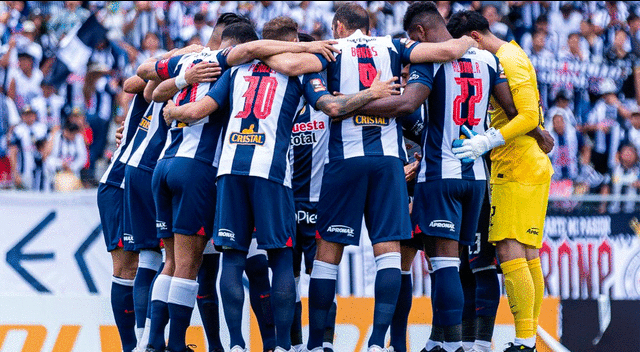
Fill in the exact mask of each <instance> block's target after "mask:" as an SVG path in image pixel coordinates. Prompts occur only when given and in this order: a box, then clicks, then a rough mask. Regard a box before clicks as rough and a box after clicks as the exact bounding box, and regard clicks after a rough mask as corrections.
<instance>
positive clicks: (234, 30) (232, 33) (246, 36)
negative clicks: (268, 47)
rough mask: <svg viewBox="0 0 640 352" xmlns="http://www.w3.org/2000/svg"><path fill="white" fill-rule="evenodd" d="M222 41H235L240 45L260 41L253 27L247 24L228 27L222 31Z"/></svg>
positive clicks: (241, 23) (239, 23)
mask: <svg viewBox="0 0 640 352" xmlns="http://www.w3.org/2000/svg"><path fill="white" fill-rule="evenodd" d="M221 38H222V40H223V41H224V40H226V39H235V40H236V41H237V42H238V43H247V42H251V41H254V40H258V39H259V38H258V35H257V34H256V31H255V30H253V26H251V25H250V24H248V23H245V22H238V23H234V24H231V25H229V26H227V27H226V28H225V29H224V31H222V37H221Z"/></svg>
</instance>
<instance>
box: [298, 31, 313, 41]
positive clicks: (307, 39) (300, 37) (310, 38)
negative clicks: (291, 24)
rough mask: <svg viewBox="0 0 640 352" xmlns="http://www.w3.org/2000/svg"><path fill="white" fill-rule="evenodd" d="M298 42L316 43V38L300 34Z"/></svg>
mask: <svg viewBox="0 0 640 352" xmlns="http://www.w3.org/2000/svg"><path fill="white" fill-rule="evenodd" d="M298 40H299V41H301V42H315V41H316V38H314V37H313V36H312V35H311V34H307V33H301V32H298Z"/></svg>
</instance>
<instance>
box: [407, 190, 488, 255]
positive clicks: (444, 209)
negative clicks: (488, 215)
mask: <svg viewBox="0 0 640 352" xmlns="http://www.w3.org/2000/svg"><path fill="white" fill-rule="evenodd" d="M486 188H487V182H486V181H473V180H456V179H444V180H433V181H427V182H420V183H418V184H417V185H416V189H415V194H414V197H413V212H412V214H411V217H412V218H413V223H415V224H417V227H418V228H419V229H420V230H421V231H422V232H423V233H424V234H425V235H426V236H433V237H440V238H448V239H452V240H456V241H458V242H460V244H463V245H465V246H468V245H471V244H473V242H474V239H475V233H476V228H477V227H478V217H479V216H480V208H481V207H482V199H483V198H484V194H485V190H486Z"/></svg>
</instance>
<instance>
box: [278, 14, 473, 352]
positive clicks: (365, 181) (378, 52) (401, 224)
mask: <svg viewBox="0 0 640 352" xmlns="http://www.w3.org/2000/svg"><path fill="white" fill-rule="evenodd" d="M333 33H334V37H335V38H336V39H338V42H339V44H337V46H336V47H337V48H339V49H341V54H338V55H337V56H336V61H335V62H333V61H332V62H328V61H326V60H323V59H321V58H319V57H314V56H312V55H296V56H294V55H287V56H284V57H279V58H275V57H274V58H273V61H269V62H268V64H269V65H272V64H273V65H277V67H276V66H273V67H274V68H275V69H276V70H288V71H286V72H288V74H301V73H306V72H318V71H321V70H323V69H325V68H326V69H327V77H328V78H327V81H328V86H329V90H330V91H339V92H342V93H345V94H353V93H355V92H358V91H361V90H363V89H366V88H367V87H368V86H369V85H370V84H371V82H372V81H373V79H374V77H375V76H376V74H380V75H381V78H382V79H388V78H389V77H392V76H396V77H398V76H400V70H401V64H403V63H404V64H406V63H409V62H416V63H418V62H427V61H446V60H451V59H455V58H458V57H460V56H462V55H463V54H464V53H465V52H466V51H467V49H468V48H469V47H471V46H473V45H475V44H474V43H471V40H470V39H463V40H451V41H448V42H445V43H420V44H418V43H415V42H413V41H411V40H408V39H391V38H390V37H370V36H368V34H369V16H368V13H367V11H366V10H365V9H364V8H362V7H361V6H359V5H357V4H354V3H347V4H344V5H342V6H341V7H340V8H338V10H337V11H336V14H335V16H334V18H333ZM278 60H280V62H277V61H278ZM283 72H284V71H283ZM391 117H393V116H391V115H386V116H384V117H372V116H366V115H357V116H355V117H353V118H350V119H348V120H344V121H342V122H337V123H332V124H331V126H330V139H329V152H328V163H327V164H326V165H325V170H324V174H325V177H323V180H322V188H321V194H320V198H319V202H318V220H317V230H318V236H319V237H320V239H319V240H318V241H319V242H318V249H317V253H316V258H315V260H314V264H313V270H312V273H311V282H310V286H309V341H308V344H307V348H308V349H309V350H313V349H318V350H321V349H322V340H323V335H324V329H325V322H326V317H327V312H328V311H329V309H330V308H331V306H332V302H333V297H334V295H335V285H336V278H337V273H338V264H339V263H340V260H341V258H342V252H343V248H344V246H345V245H349V244H358V241H359V236H360V227H361V224H362V217H363V215H364V216H365V222H366V225H367V228H368V229H369V230H370V233H369V235H370V238H371V241H372V243H373V248H374V255H375V256H376V267H377V274H376V285H375V286H376V288H375V295H376V303H375V307H374V318H373V330H372V333H371V338H370V339H369V341H368V346H369V350H370V351H378V350H381V349H382V347H381V346H383V344H384V336H385V333H386V331H387V329H388V328H389V324H390V323H391V320H392V316H393V312H394V308H395V305H396V301H397V299H398V294H399V288H400V281H401V258H400V244H399V240H402V239H408V238H410V237H411V225H410V221H409V213H408V207H407V199H408V195H407V190H406V184H405V180H404V171H403V162H405V161H406V151H405V147H404V143H403V141H402V131H401V128H400V126H399V124H397V123H396V121H395V119H393V118H391Z"/></svg>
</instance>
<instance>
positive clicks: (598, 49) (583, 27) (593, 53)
mask: <svg viewBox="0 0 640 352" xmlns="http://www.w3.org/2000/svg"><path fill="white" fill-rule="evenodd" d="M580 34H582V38H580V46H581V48H582V52H584V53H587V56H588V58H589V61H591V62H593V63H595V64H599V63H601V62H602V60H603V58H602V56H603V54H604V41H603V40H602V38H601V37H599V36H598V35H597V34H596V32H595V30H594V29H593V24H592V23H591V20H588V19H587V20H584V21H582V22H581V23H580Z"/></svg>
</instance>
